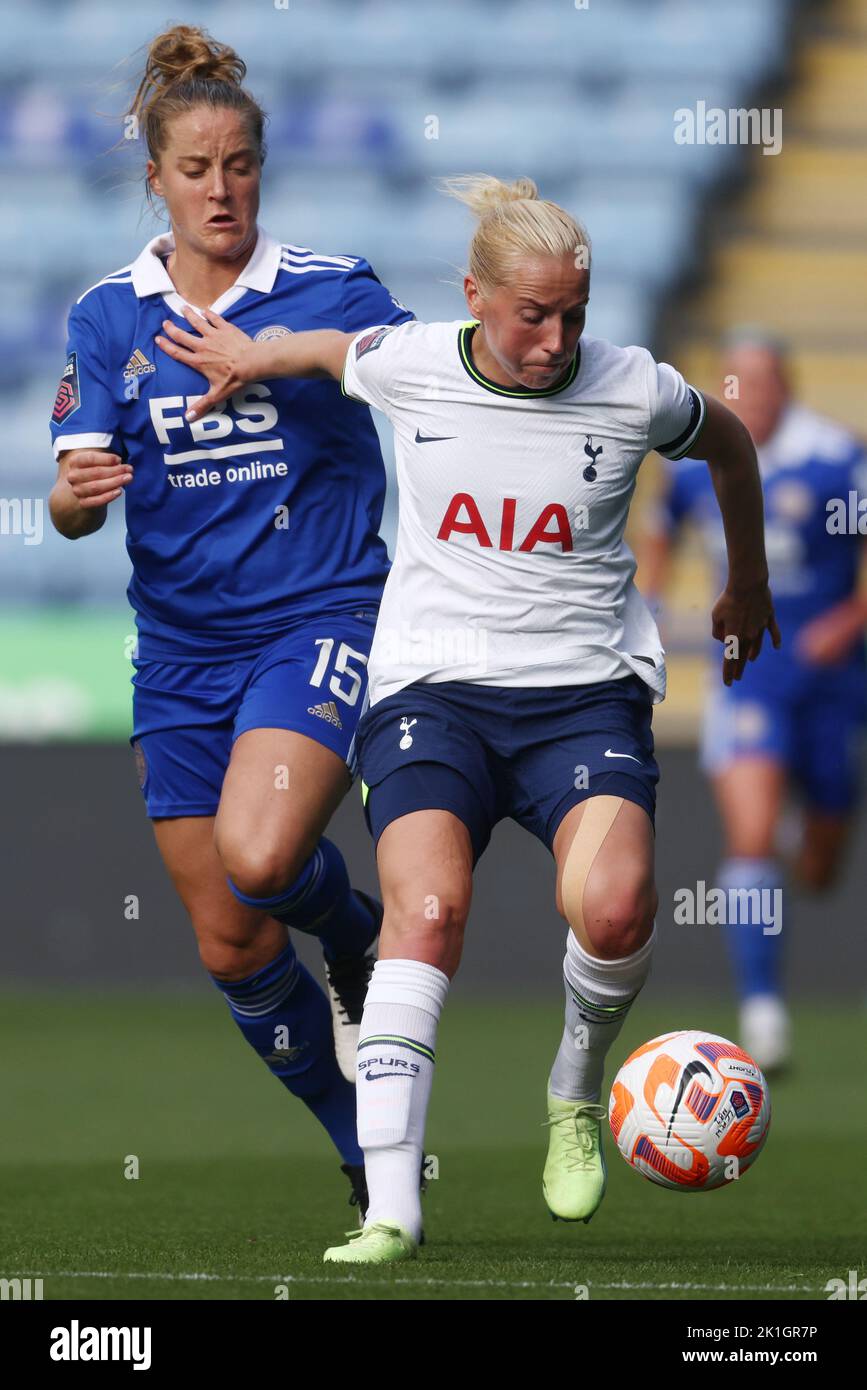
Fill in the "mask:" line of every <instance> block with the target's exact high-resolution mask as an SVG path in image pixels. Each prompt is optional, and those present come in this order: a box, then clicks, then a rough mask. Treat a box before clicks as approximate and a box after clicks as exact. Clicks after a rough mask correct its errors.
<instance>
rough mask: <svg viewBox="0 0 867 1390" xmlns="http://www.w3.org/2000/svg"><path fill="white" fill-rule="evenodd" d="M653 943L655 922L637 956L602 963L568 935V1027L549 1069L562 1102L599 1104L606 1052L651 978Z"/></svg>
mask: <svg viewBox="0 0 867 1390" xmlns="http://www.w3.org/2000/svg"><path fill="white" fill-rule="evenodd" d="M655 941H656V923H655V922H654V924H653V931H652V932H651V934H650V936H649V937H648V939H647V941H645V943H644V945H643V946H640V947H639V949H638V950H637V951H635V952H634V953H633V955H631V956H623V957H622V958H621V959H620V960H599V959H598V958H597V957H596V956H589V955H588V954H587V952H586V951H585V950H584V949H583V947H582V946H581V944H580V942H579V941H578V940H577V938H576V936H575V933H574V932H573V931H571V930H570V931H569V932H567V934H566V957H565V960H564V961H563V977H564V981H565V985H566V1026H565V1028H564V1030H563V1038H562V1041H561V1043H560V1050H559V1052H558V1053H557V1056H556V1057H555V1058H554V1066H553V1067H552V1069H551V1077H550V1081H549V1086H550V1089H551V1092H552V1094H553V1095H555V1096H559V1097H560V1098H561V1099H562V1100H591V1101H597V1102H598V1100H599V1098H600V1095H601V1093H602V1075H603V1072H604V1070H605V1056H606V1053H607V1052H608V1049H609V1048H610V1046H611V1044H612V1043H613V1042H614V1040H615V1038H616V1037H617V1034H618V1033H619V1032H620V1029H621V1027H622V1026H623V1020H624V1019H625V1018H626V1015H627V1014H628V1013H629V1009H630V1007H631V1005H632V1002H633V1000H634V999H635V996H636V995H637V994H638V992H639V990H640V989H641V987H642V985H643V984H644V982H645V980H646V979H647V977H648V975H649V974H650V962H651V957H652V955H653V947H654V943H655Z"/></svg>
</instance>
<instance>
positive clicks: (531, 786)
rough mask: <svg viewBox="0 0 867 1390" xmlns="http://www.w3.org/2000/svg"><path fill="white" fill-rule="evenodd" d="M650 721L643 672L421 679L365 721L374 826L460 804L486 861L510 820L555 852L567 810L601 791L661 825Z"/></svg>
mask: <svg viewBox="0 0 867 1390" xmlns="http://www.w3.org/2000/svg"><path fill="white" fill-rule="evenodd" d="M651 717H652V697H651V693H650V690H649V689H648V687H647V685H646V684H645V683H644V681H642V680H641V678H640V677H639V676H636V675H630V676H627V677H624V678H623V679H619V680H608V681H597V682H595V683H593V684H588V685H567V686H553V687H548V686H532V687H515V686H490V685H479V684H476V683H474V682H472V681H442V682H415V683H414V684H412V685H409V686H407V687H405V688H404V689H403V690H400V691H398V693H397V694H396V695H389V696H388V697H387V698H386V699H384V700H380V701H379V702H378V703H377V704H376V705H374V706H373V708H371V709H368V710H367V712H366V713H365V714H364V716H363V717H362V719H361V721H360V723H359V726H358V741H357V747H358V759H359V767H360V770H361V776H362V797H363V802H364V811H365V817H366V820H367V825H368V828H369V830H370V832H371V834H372V836H373V838H374V841H375V842H376V841H378V840H379V837H380V835H381V834H382V832H383V830H384V829H385V828H386V826H387V825H389V824H390V823H391V822H392V821H393V820H397V819H398V817H400V816H405V815H408V814H410V812H412V811H423V810H444V811H451V812H452V814H453V815H455V816H457V817H458V819H459V820H462V821H463V823H464V824H465V825H466V827H467V829H468V831H469V833H470V838H471V841H472V845H473V854H474V860H473V862H474V863H475V862H476V861H477V860H478V859H479V856H480V855H481V854H482V852H483V851H484V849H485V847H486V845H487V843H488V841H489V839H490V836H491V831H492V830H493V827H494V826H495V825H496V823H497V822H498V821H500V820H503V819H505V818H507V817H510V818H511V819H512V820H515V821H517V822H518V824H519V825H523V826H524V827H525V828H526V829H527V830H529V831H530V832H531V834H533V835H535V836H536V837H537V839H539V840H541V841H542V842H543V844H545V845H547V847H548V849H549V850H550V849H551V848H552V845H553V841H554V836H555V834H556V832H557V827H558V826H559V824H560V822H561V821H562V819H563V817H564V816H565V815H566V813H567V811H569V810H571V808H572V807H573V806H577V805H578V804H579V802H581V801H585V800H586V799H587V798H588V797H590V796H600V795H608V796H621V797H623V798H624V799H625V800H627V801H634V802H635V803H636V804H637V805H639V806H643V807H644V809H645V811H646V812H647V814H648V816H649V817H650V820H651V824H654V823H655V813H656V783H657V781H658V780H659V768H658V766H657V763H656V759H655V757H654V749H653V734H652V732H651Z"/></svg>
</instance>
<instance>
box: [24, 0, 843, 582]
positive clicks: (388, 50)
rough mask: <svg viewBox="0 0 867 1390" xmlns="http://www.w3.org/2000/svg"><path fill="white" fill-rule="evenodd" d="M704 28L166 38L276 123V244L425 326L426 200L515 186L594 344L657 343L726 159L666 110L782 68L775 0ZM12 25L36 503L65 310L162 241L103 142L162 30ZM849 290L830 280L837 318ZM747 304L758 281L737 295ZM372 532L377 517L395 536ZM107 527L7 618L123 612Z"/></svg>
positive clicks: (137, 151)
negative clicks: (580, 280) (555, 245)
mask: <svg viewBox="0 0 867 1390" xmlns="http://www.w3.org/2000/svg"><path fill="white" fill-rule="evenodd" d="M722 9H723V12H721V7H719V6H708V5H702V4H697V3H693V0H658V3H653V0H607V3H606V4H604V5H599V6H597V5H596V4H595V3H594V4H593V5H592V9H584V8H582V6H581V5H580V4H579V3H576V4H574V5H569V4H568V3H565V2H564V0H557V3H553V0H512V3H509V2H508V0H505V2H504V3H499V2H498V3H495V2H494V0H472V3H465V2H464V0H443V3H441V4H439V5H438V6H437V8H436V15H435V22H433V23H428V22H426V21H425V22H424V23H423V22H422V21H421V18H420V15H419V11H418V10H417V8H416V7H414V6H411V5H407V4H405V3H401V0H372V2H371V3H355V2H353V0H343V2H342V3H337V0H327V2H326V3H320V4H316V5H313V4H310V5H304V6H301V7H299V6H297V5H295V4H294V3H293V4H290V5H288V6H287V7H286V8H285V9H281V8H280V7H279V5H277V4H275V5H273V6H272V5H263V6H255V7H249V6H238V5H237V4H235V3H231V4H229V3H218V4H213V3H210V4H205V3H202V0H186V3H185V4H184V6H183V11H184V13H183V18H184V20H185V22H189V23H202V24H204V25H205V26H206V27H207V28H208V29H209V30H210V32H211V33H213V34H214V35H215V36H216V37H218V38H220V39H222V40H224V41H226V42H229V43H231V44H233V45H234V46H236V47H237V48H238V50H239V51H240V52H241V54H242V55H243V57H244V58H245V60H246V61H247V64H248V69H249V74H248V84H249V86H250V88H251V90H253V91H254V92H255V93H256V94H257V95H258V96H259V97H260V99H261V100H262V101H263V103H264V105H265V106H266V109H268V111H269V114H270V122H269V132H268V138H269V145H270V153H269V158H268V161H267V164H266V174H265V185H264V188H265V192H264V202H263V210H262V222H263V224H264V225H265V226H266V227H268V229H269V230H271V231H272V232H273V233H274V234H275V235H277V236H279V237H280V238H281V239H283V240H286V241H291V242H294V243H296V244H300V245H307V246H313V247H315V248H316V249H319V250H322V251H326V252H332V253H334V252H351V253H353V254H357V255H364V256H366V257H367V258H368V259H369V260H370V261H371V262H372V263H373V265H374V266H375V268H376V270H377V272H378V274H379V275H380V278H381V279H382V280H383V281H384V282H385V283H386V284H388V285H389V287H390V288H391V289H392V290H393V291H394V293H396V294H397V295H398V296H399V297H400V298H401V299H402V300H403V301H404V302H405V303H407V304H409V305H410V306H411V307H412V308H413V309H414V310H415V312H416V313H417V314H418V315H419V316H420V317H424V318H436V317H455V318H458V317H463V316H464V314H465V306H464V303H463V297H462V294H461V290H460V283H461V273H462V267H463V264H464V257H465V253H466V243H467V238H468V230H469V226H470V223H469V219H468V217H467V214H466V212H465V210H464V209H463V208H461V207H460V206H459V205H457V204H456V203H454V202H453V201H452V200H450V199H446V198H444V197H442V195H441V194H439V193H438V192H436V190H435V188H434V184H433V180H434V179H435V178H436V176H438V175H443V174H450V173H455V172H466V171H469V170H476V169H481V170H486V171H490V172H492V173H496V174H498V175H500V176H504V177H515V176H517V175H519V174H529V175H531V176H532V177H534V178H535V179H536V180H537V181H538V182H539V184H540V186H541V189H542V192H543V193H544V194H545V195H547V196H551V197H552V198H555V199H557V200H558V201H561V202H563V203H564V205H566V206H568V207H569V208H570V209H571V210H572V211H574V212H575V214H576V215H577V216H578V217H580V218H581V219H582V220H583V221H584V222H585V224H586V226H587V228H588V230H589V232H590V235H591V238H592V241H593V244H594V270H595V277H594V286H593V299H592V307H591V311H590V317H589V320H588V332H591V333H595V334H597V335H598V336H601V337H607V338H611V339H613V340H615V341H620V342H640V343H644V344H646V345H648V346H650V347H653V346H654V340H655V337H656V333H657V323H658V317H659V311H660V308H661V306H662V305H663V303H664V302H666V301H667V300H669V299H670V297H671V295H672V293H673V292H674V291H675V290H676V289H677V288H678V286H679V285H681V284H682V283H683V281H684V279H685V277H687V276H688V275H689V274H690V272H691V270H692V269H693V268H694V266H695V261H696V254H697V250H698V246H699V240H698V238H699V233H700V228H701V219H702V210H703V208H704V207H705V206H706V204H707V201H708V199H710V198H711V197H712V196H713V194H714V193H715V192H716V191H717V190H718V189H719V188H720V187H721V186H722V185H724V183H725V182H726V181H727V180H729V179H731V178H732V177H733V176H734V174H736V172H737V170H738V168H739V166H740V164H741V163H742V161H743V158H744V152H743V150H742V149H739V148H738V147H736V146H731V147H722V146H717V147H709V146H707V145H699V144H696V145H678V144H676V143H675V141H674V139H673V133H672V125H673V115H674V112H675V111H676V110H677V109H678V108H679V107H682V106H687V107H691V106H694V105H695V102H696V101H697V100H699V99H702V100H704V101H706V102H707V104H708V105H719V106H723V107H728V106H731V105H742V104H749V103H750V101H751V100H752V99H753V98H754V97H755V94H756V93H757V92H758V91H759V90H760V89H761V88H762V87H763V85H764V84H766V83H767V82H768V81H771V80H773V79H774V78H775V77H777V76H779V74H780V73H781V71H782V69H783V66H784V60H785V55H786V52H787V41H788V27H789V16H790V11H791V10H792V9H793V3H792V0H765V2H764V3H763V4H761V5H756V4H754V3H753V2H752V0H728V3H727V4H726V5H725V7H722ZM157 18H159V17H157ZM13 27H14V33H13V34H9V35H7V36H6V37H7V41H6V42H5V43H4V44H3V45H2V47H0V78H2V89H3V95H2V96H0V167H2V169H3V175H4V184H5V189H4V191H5V193H6V203H7V213H6V216H5V218H4V221H3V224H2V227H0V264H2V265H3V267H4V271H3V276H4V280H3V287H4V289H5V290H6V291H7V292H6V294H4V296H3V309H2V313H0V347H2V349H3V355H4V361H5V363H6V364H7V367H6V371H5V372H4V377H3V380H2V382H0V397H2V399H3V404H4V406H5V408H6V414H7V419H9V418H10V417H11V419H12V420H13V422H14V423H13V426H12V436H13V439H14V441H15V447H14V449H13V450H12V451H11V452H10V451H9V449H8V448H7V450H6V451H4V457H3V459H2V461H0V492H3V493H4V494H6V495H30V494H33V493H34V492H35V493H37V494H44V493H45V492H46V491H47V489H48V487H49V486H50V481H51V477H52V473H53V470H52V465H51V461H50V453H49V450H48V446H47V426H46V418H47V414H48V410H49V407H50V403H51V400H52V399H53V394H54V389H55V386H56V380H57V375H58V372H59V369H60V366H61V365H62V360H63V349H64V321H65V315H66V312H67V310H68V307H69V305H70V303H71V302H72V301H73V299H74V298H76V297H77V296H78V295H79V294H81V293H82V291H83V290H84V289H86V288H87V287H88V286H89V285H91V284H93V283H94V282H95V281H96V280H98V279H99V278H100V277H101V276H102V275H104V274H106V273H107V272H108V271H111V270H114V269H116V268H118V267H120V266H122V265H124V264H126V263H127V262H128V261H129V260H131V259H132V258H133V256H134V255H135V254H137V252H138V250H139V249H140V247H141V245H142V244H143V243H144V241H145V240H146V239H147V238H148V237H150V236H152V235H154V234H155V232H156V231H157V230H159V229H160V227H159V223H158V222H156V221H155V220H154V219H153V217H152V215H151V214H150V212H149V211H147V209H146V206H145V202H144V196H143V185H142V182H141V178H142V172H143V161H144V152H143V151H142V149H141V147H140V145H139V144H138V142H135V141H123V140H122V139H120V137H121V135H122V130H121V127H120V124H119V122H118V119H117V114H118V113H119V112H121V111H122V110H123V106H124V101H125V100H126V99H127V98H128V95H129V91H130V88H131V85H132V83H133V80H134V78H135V77H136V76H137V74H138V71H139V68H140V65H141V55H140V54H138V55H135V54H134V50H135V49H136V47H137V45H139V44H144V43H146V42H147V41H148V40H149V39H150V38H151V37H152V36H153V34H154V32H155V30H156V28H157V24H156V22H155V17H154V12H152V11H150V10H148V9H147V8H145V9H138V10H135V9H132V10H131V9H129V8H128V7H126V8H124V7H120V8H119V7H117V6H116V5H113V4H110V3H106V0H75V3H52V4H48V3H47V2H46V3H39V2H38V0H37V3H33V4H30V5H27V6H19V7H18V9H17V10H16V12H15V17H14V26H13ZM37 55H38V57H37ZM71 60H72V65H71ZM839 71H840V69H839V66H837V67H835V68H834V72H835V73H836V74H837V75H838V76H839ZM827 85H828V91H829V100H830V99H831V98H832V96H833V89H834V82H833V80H832V79H831V78H829V80H828V84H827ZM112 113H114V114H112ZM117 145H119V148H113V147H115V146H117ZM766 162H768V161H766ZM752 264H753V265H754V267H755V269H756V273H757V274H758V280H759V283H760V281H761V275H760V274H759V272H761V271H762V265H761V262H752ZM773 269H774V268H773V266H769V267H768V271H769V272H771V271H773ZM781 273H782V274H783V276H784V278H786V277H787V276H788V275H789V274H790V268H789V267H788V266H787V267H784V268H782V270H781ZM844 290H845V286H844V284H843V282H842V279H841V282H840V294H841V299H843V300H845V293H844ZM754 292H755V277H754V276H752V275H751V277H750V278H749V279H748V281H746V282H745V289H744V294H745V296H746V297H749V296H751V295H752V294H754ZM844 307H845V306H844ZM792 312H793V314H794V313H795V310H794V307H793V310H792ZM856 312H861V311H860V310H856V306H855V305H854V303H853V305H852V316H853V318H854V315H855V314H856ZM383 439H384V442H385V445H386V453H387V457H388V459H389V461H390V455H391V448H390V441H389V440H388V438H387V431H386V430H384V431H383ZM22 489H24V492H23V493H22V491H21V490H22ZM389 518H393V508H392V507H391V505H389V508H388V511H387V519H386V523H385V527H384V534H386V537H387V539H389V541H390V540H391V532H390V527H391V526H392V525H393V520H389ZM122 529H123V524H122V517H121V514H120V512H119V511H118V509H117V508H115V509H113V510H112V514H111V517H110V520H109V523H108V525H107V526H106V528H105V530H104V532H103V533H102V534H101V536H100V538H99V539H98V540H96V541H91V542H90V543H89V544H88V545H87V546H82V547H78V546H76V547H75V548H74V550H73V547H71V546H70V545H69V544H68V543H67V542H66V541H63V540H61V539H60V538H59V537H56V536H53V535H48V534H46V540H45V542H44V544H43V545H42V546H41V547H38V548H37V547H34V548H33V549H32V550H31V552H30V553H29V554H26V555H25V562H24V563H23V564H22V562H21V552H20V550H19V551H18V553H17V556H16V557H15V563H14V564H13V561H12V559H11V558H10V557H9V556H0V601H2V600H5V601H11V600H14V601H15V602H19V603H20V602H21V601H26V600H31V599H32V600H33V601H40V600H43V599H46V598H51V597H53V596H56V595H57V594H58V593H62V594H64V595H66V596H67V597H68V598H81V599H87V598H88V597H89V598H92V599H93V600H94V601H96V600H99V599H104V598H105V597H106V595H108V594H111V595H113V596H114V595H116V594H117V593H118V592H119V590H120V588H121V585H122V582H123V578H124V575H125V570H126V558H125V554H124V551H123V547H122V545H121V533H122ZM85 552H86V553H85ZM37 555H38V560H37Z"/></svg>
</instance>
